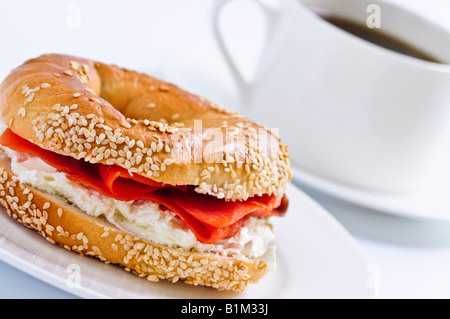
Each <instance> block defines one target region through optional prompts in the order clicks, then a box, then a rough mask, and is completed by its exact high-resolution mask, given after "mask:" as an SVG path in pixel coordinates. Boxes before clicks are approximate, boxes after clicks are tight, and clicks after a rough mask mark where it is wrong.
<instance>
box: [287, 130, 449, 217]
mask: <svg viewBox="0 0 450 319" xmlns="http://www.w3.org/2000/svg"><path fill="white" fill-rule="evenodd" d="M446 134H447V133H446ZM447 136H448V141H449V142H448V143H446V144H447V145H448V146H449V147H447V148H442V150H441V151H440V152H439V154H437V156H436V159H435V160H434V161H433V163H432V165H431V169H430V171H429V174H428V175H427V178H426V179H425V180H424V181H423V182H422V183H421V185H420V187H418V188H417V189H416V190H414V191H410V192H404V193H388V192H377V191H371V190H368V189H363V188H358V187H355V186H352V185H345V184H343V183H339V182H336V181H332V180H330V179H327V178H323V177H320V176H318V175H316V174H312V173H310V172H308V171H307V170H304V169H302V168H300V167H293V168H292V173H293V183H294V184H296V185H297V186H299V187H300V188H302V189H304V190H305V191H308V188H311V189H313V190H315V191H319V192H322V193H324V194H327V195H331V196H333V197H335V198H338V199H341V200H344V201H347V202H351V203H353V204H356V205H359V206H363V207H366V208H370V209H374V210H376V211H380V212H384V213H389V214H394V215H399V216H403V217H408V218H416V219H429V220H439V221H450V134H448V135H447ZM444 144H445V143H444Z"/></svg>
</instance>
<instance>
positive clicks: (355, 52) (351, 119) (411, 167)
mask: <svg viewBox="0 0 450 319" xmlns="http://www.w3.org/2000/svg"><path fill="white" fill-rule="evenodd" d="M228 2H229V1H227V0H220V1H217V2H216V6H215V9H214V10H215V11H214V13H215V14H214V26H213V27H214V31H215V36H216V38H217V40H218V44H219V47H220V48H221V51H222V53H223V55H224V58H225V61H226V62H227V64H228V66H229V68H230V71H231V73H232V75H233V77H234V79H235V80H236V84H237V86H238V88H239V92H240V94H241V98H242V102H243V103H242V104H243V105H242V108H241V113H243V114H244V115H247V116H249V117H250V118H252V119H255V120H257V121H258V122H261V123H262V124H264V125H266V126H268V127H270V128H278V129H279V133H280V136H281V138H282V140H283V141H284V142H285V143H286V144H287V145H288V148H289V153H290V154H291V162H292V164H293V166H296V167H298V168H300V169H303V170H306V171H308V172H310V173H314V174H317V175H319V176H321V177H324V178H328V179H331V180H334V181H337V182H341V183H346V184H351V185H354V186H358V187H364V188H368V189H374V190H382V191H409V190H412V189H414V188H416V187H417V186H419V185H420V182H421V181H422V179H423V177H424V176H425V174H426V172H427V168H428V167H429V165H430V163H431V159H432V156H433V155H434V154H436V151H437V145H440V143H442V138H443V134H442V133H443V131H444V129H445V127H446V126H447V124H448V119H449V116H450V65H449V64H450V33H449V32H448V31H447V30H445V29H444V28H442V27H439V26H438V25H436V24H435V23H433V21H430V20H428V19H427V18H425V17H421V16H419V15H417V14H415V13H413V12H411V11H408V10H407V9H404V8H401V7H399V6H396V5H394V4H391V3H389V2H385V1H380V0H302V1H300V0H283V1H280V6H279V7H276V8H274V7H271V6H268V5H267V4H266V2H263V1H261V0H255V3H257V4H259V5H260V7H261V8H262V9H263V12H264V13H265V17H266V18H267V19H266V20H267V21H266V22H267V24H268V26H267V29H268V30H269V34H268V41H267V43H266V45H265V47H264V49H263V54H262V58H261V61H260V63H259V65H258V67H257V69H256V72H255V76H254V79H253V80H252V82H251V83H248V82H246V81H245V80H244V78H243V76H242V75H241V72H240V71H239V70H238V68H237V67H236V64H235V63H234V61H233V59H232V58H231V56H230V53H229V49H228V48H227V47H226V45H225V43H224V41H223V38H222V32H221V30H219V26H218V22H217V21H218V20H219V14H220V13H221V10H222V8H223V7H224V5H225V4H226V3H228ZM311 6H315V7H318V8H322V9H325V10H327V11H329V12H331V13H333V14H336V15H338V16H340V17H344V18H348V19H352V20H354V21H358V22H361V23H366V22H367V19H368V17H369V16H370V14H371V12H372V11H371V10H372V8H375V9H379V10H380V12H379V13H380V18H381V20H380V22H381V28H382V29H383V31H385V32H386V33H388V34H391V35H393V36H396V37H398V38H399V39H402V40H404V41H405V42H407V43H410V44H411V45H414V46H416V47H417V48H419V49H423V50H425V51H427V52H429V53H430V54H431V55H432V56H434V57H435V58H436V59H438V60H439V61H441V62H442V64H438V63H432V62H427V61H424V60H419V59H416V58H412V57H409V56H406V55H403V54H400V53H396V52H393V51H390V50H388V49H385V48H382V47H380V46H378V45H375V44H373V43H370V42H367V41H365V40H362V39H361V38H358V37H356V36H354V35H351V34H349V33H347V32H346V31H343V30H341V29H339V28H337V27H335V26H333V25H331V24H330V23H328V22H327V21H324V20H323V19H322V18H321V17H319V16H318V15H317V14H315V13H314V12H312V11H311ZM374 6H375V7H374ZM223 18H226V17H223ZM449 147H450V145H449Z"/></svg>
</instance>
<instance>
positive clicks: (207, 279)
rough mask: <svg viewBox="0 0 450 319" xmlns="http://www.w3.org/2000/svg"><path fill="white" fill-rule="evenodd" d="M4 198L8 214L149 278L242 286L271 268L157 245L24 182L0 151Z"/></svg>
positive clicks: (67, 244) (221, 287) (240, 288)
mask: <svg viewBox="0 0 450 319" xmlns="http://www.w3.org/2000/svg"><path fill="white" fill-rule="evenodd" d="M0 203H1V204H2V205H3V206H4V207H5V208H6V212H7V213H8V215H9V216H10V217H12V218H14V219H16V220H17V221H18V222H19V223H21V224H23V225H25V226H27V227H29V228H32V229H35V230H37V231H38V232H39V234H41V235H42V236H43V237H45V238H46V239H47V240H48V241H49V242H51V243H53V244H55V243H56V244H58V245H60V246H63V247H64V248H66V249H68V250H71V251H75V252H77V253H80V254H82V255H88V256H93V257H96V258H99V259H100V260H102V261H104V262H107V263H109V262H112V263H116V264H120V265H122V266H123V267H125V269H126V270H128V271H131V272H133V273H135V274H137V275H139V276H140V277H147V279H148V280H150V281H158V280H160V279H167V280H169V281H172V282H176V281H178V280H182V281H184V282H185V283H187V284H191V285H201V286H210V287H213V288H216V289H218V290H231V291H243V290H244V289H245V288H246V286H247V284H248V283H249V282H257V281H258V280H259V279H260V278H262V277H263V276H264V275H265V274H266V273H267V271H268V269H267V265H266V263H265V262H263V261H261V260H240V259H237V258H232V257H222V256H218V255H215V254H207V253H195V252H190V251H184V250H182V249H175V248H169V247H164V246H160V245H156V244H154V243H151V242H148V241H146V240H143V239H141V238H138V237H136V236H135V235H133V234H130V233H126V232H124V231H122V230H119V229H118V228H116V227H115V226H113V225H111V224H110V223H108V222H105V221H103V220H101V219H99V218H94V217H91V216H89V215H87V214H85V213H83V212H81V211H80V210H79V209H77V208H75V207H74V206H71V205H68V204H67V203H66V202H64V201H63V200H62V199H60V198H58V197H56V196H53V195H50V194H46V193H43V192H41V191H39V190H37V189H35V188H33V187H30V186H28V185H25V184H22V183H21V182H20V181H19V180H18V178H17V177H16V176H15V175H14V174H13V173H12V172H11V168H10V163H9V159H7V157H5V156H0Z"/></svg>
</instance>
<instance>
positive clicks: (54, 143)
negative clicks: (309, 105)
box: [0, 54, 291, 200]
mask: <svg viewBox="0 0 450 319" xmlns="http://www.w3.org/2000/svg"><path fill="white" fill-rule="evenodd" d="M0 112H1V117H2V119H3V121H4V122H5V123H6V124H7V125H8V127H9V128H10V129H11V130H12V131H13V132H15V133H16V134H18V135H20V136H21V137H23V138H26V139H27V140H30V141H32V142H33V143H35V144H37V145H39V146H40V147H42V148H44V149H48V150H52V151H54V152H57V153H60V154H64V155H68V156H72V157H74V158H78V159H84V160H86V161H89V162H91V163H102V164H106V165H113V164H115V165H119V166H121V167H123V168H125V169H128V170H129V171H130V172H132V173H137V174H140V175H142V176H146V177H148V178H151V179H153V180H156V181H158V182H163V183H166V184H171V185H195V186H196V191H197V192H199V193H204V194H210V195H213V196H216V197H217V198H223V199H225V200H246V199H247V198H248V197H251V196H255V195H262V194H269V195H270V194H275V195H277V196H281V195H283V193H284V191H285V188H286V185H287V183H288V181H289V180H290V178H291V173H290V170H289V155H288V153H287V148H286V146H285V145H283V144H281V143H280V140H279V138H278V137H277V136H275V135H274V134H272V133H271V132H270V131H269V130H267V129H265V128H263V127H262V126H260V125H258V124H257V123H254V122H251V121H249V120H248V119H246V118H244V117H242V116H241V115H239V114H237V113H231V112H228V111H225V110H223V109H221V108H219V107H217V106H216V105H214V104H213V103H211V102H209V101H207V100H206V99H204V98H202V97H199V96H196V95H193V94H191V93H188V92H186V91H184V90H182V89H180V88H178V87H177V86H175V85H173V84H170V83H166V82H163V81H161V80H158V79H156V78H154V77H151V76H149V75H146V74H142V73H138V72H134V71H130V70H126V69H123V68H119V67H117V66H114V65H107V64H104V63H100V62H96V61H91V60H87V59H81V58H77V57H72V56H67V55H58V54H47V55H43V56H40V57H38V58H36V59H31V60H28V61H26V62H25V63H24V64H23V65H21V66H19V67H18V68H16V69H14V70H13V71H12V72H11V73H10V74H9V75H8V77H7V78H6V79H5V81H4V82H3V83H2V85H1V86H0Z"/></svg>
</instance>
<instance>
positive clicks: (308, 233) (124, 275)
mask: <svg viewBox="0 0 450 319" xmlns="http://www.w3.org/2000/svg"><path fill="white" fill-rule="evenodd" d="M287 196H288V197H289V199H290V207H289V209H288V212H287V213H286V215H285V216H284V217H282V218H277V217H274V218H273V221H274V226H275V229H276V231H277V238H276V245H277V247H278V248H277V269H276V270H274V271H272V272H271V273H269V274H268V275H267V276H266V277H264V278H263V279H262V280H261V281H260V282H259V283H258V284H250V285H249V287H248V288H247V290H246V291H245V292H243V293H231V292H218V291H215V290H213V289H211V288H205V287H194V286H189V285H186V284H183V283H181V282H178V283H176V284H172V283H169V282H168V281H160V282H158V283H153V282H148V281H147V280H146V279H145V278H144V279H143V278H139V277H137V276H136V275H133V274H131V273H128V272H125V271H124V270H122V269H121V268H120V267H118V266H115V265H112V264H104V263H103V262H101V261H98V260H96V259H94V258H89V257H83V256H80V255H78V254H76V253H74V252H70V251H67V250H65V249H63V248H61V247H58V246H56V245H52V244H50V243H48V242H47V241H46V240H45V239H44V238H43V237H41V236H40V235H39V234H38V233H37V232H35V231H33V230H30V229H27V228H25V227H24V226H22V225H20V224H19V223H18V222H17V221H15V220H13V219H12V218H9V217H8V216H7V214H6V213H5V212H4V211H3V210H1V211H0V260H2V261H4V262H6V263H8V264H10V265H12V266H14V267H16V268H18V269H20V270H22V271H24V272H25V273H28V274H30V275H32V276H34V277H36V278H38V279H41V280H43V281H44V282H46V283H48V284H49V285H52V286H56V287H58V288H60V289H62V290H65V291H68V292H70V293H71V294H74V295H76V296H80V297H84V298H260V299H263V298H372V297H374V294H375V288H376V287H375V286H373V285H372V284H370V283H369V284H368V277H369V276H370V275H371V273H370V267H369V266H368V263H367V261H366V259H365V257H364V255H363V253H362V252H361V250H360V248H359V247H358V246H357V244H356V243H355V241H354V240H353V238H352V237H351V236H350V235H349V233H348V232H347V231H346V230H345V229H344V228H343V227H342V226H341V225H340V224H339V223H338V222H337V221H336V220H335V219H334V218H333V217H332V216H331V215H330V214H328V213H327V212H326V211H325V210H324V209H323V208H322V207H321V206H319V205H318V204H317V203H316V202H314V201H313V200H312V199H311V198H310V197H308V196H307V195H306V194H304V193H303V192H302V191H300V190H299V189H298V188H296V187H295V186H294V185H289V186H288V189H287ZM74 270H78V273H79V274H80V276H79V279H80V280H79V285H78V286H75V287H74V286H73V283H74V280H73V279H74ZM71 285H72V286H71ZM41 297H42V296H41Z"/></svg>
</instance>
